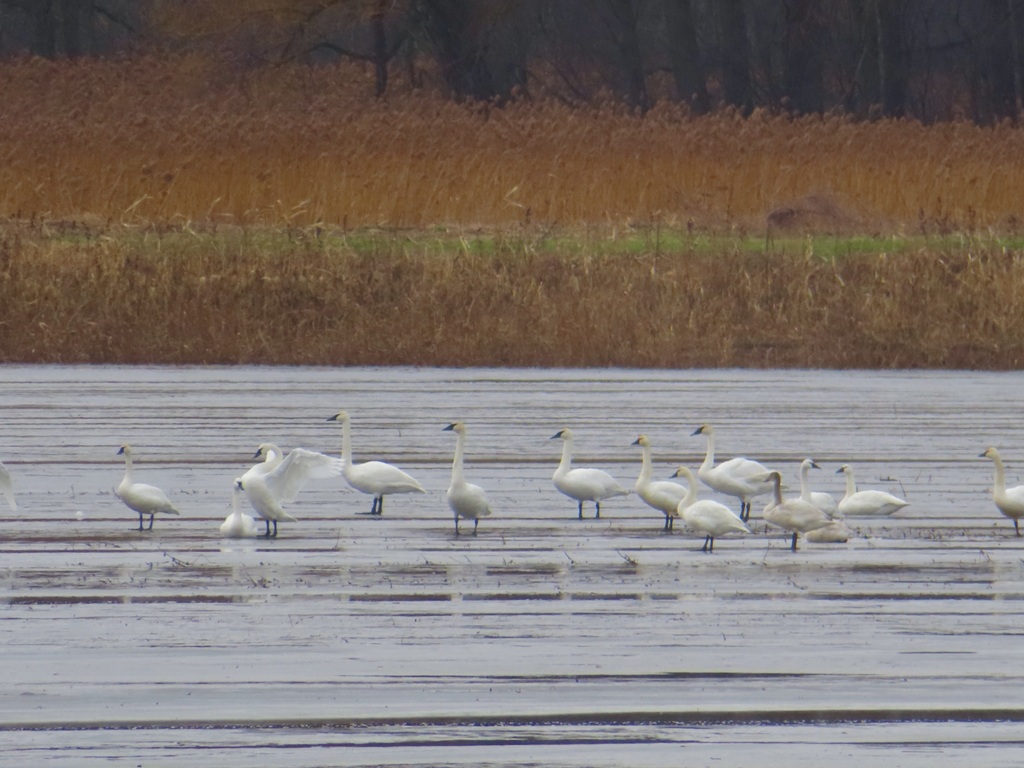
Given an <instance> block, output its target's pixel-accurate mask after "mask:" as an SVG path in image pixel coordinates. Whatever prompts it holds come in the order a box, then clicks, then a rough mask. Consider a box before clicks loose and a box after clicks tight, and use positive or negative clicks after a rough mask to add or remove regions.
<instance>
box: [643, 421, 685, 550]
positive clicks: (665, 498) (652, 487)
mask: <svg viewBox="0 0 1024 768" xmlns="http://www.w3.org/2000/svg"><path fill="white" fill-rule="evenodd" d="M633 445H639V446H640V451H641V459H640V476H639V477H637V479H636V486H635V488H636V492H637V495H639V496H640V498H641V499H643V500H644V503H645V504H647V506H649V507H653V508H654V509H656V510H658V511H659V512H661V513H662V514H663V515H665V528H664V530H666V531H671V530H672V528H673V526H674V525H675V520H676V518H677V517H679V502H681V501H682V500H683V499H684V498H686V489H685V488H683V486H681V485H679V483H672V482H669V481H668V480H656V481H652V480H651V474H652V472H653V470H652V467H651V441H650V440H649V439H648V438H647V435H640V437H638V438H637V439H636V440H634V441H633Z"/></svg>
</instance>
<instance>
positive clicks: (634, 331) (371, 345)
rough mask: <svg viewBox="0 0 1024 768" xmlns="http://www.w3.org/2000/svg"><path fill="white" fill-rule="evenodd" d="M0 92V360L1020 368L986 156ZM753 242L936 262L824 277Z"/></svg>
mask: <svg viewBox="0 0 1024 768" xmlns="http://www.w3.org/2000/svg"><path fill="white" fill-rule="evenodd" d="M0 92H2V93H3V94H4V103H3V107H2V109H3V117H4V119H3V120H0V152H2V159H3V162H2V163H0V217H3V220H2V221H0V361H45V362H149V363H242V362H248V363H301V364H394V363H404V364H422V365H544V366H547V365H552V366H555V365H566V366H594V365H599V366H603V365H622V366H657V367H676V366H734V365H743V366H820V367H854V366H856V367H921V366H927V367H984V368H1015V367H1020V366H1021V365H1022V364H1024V312H1021V303H1022V302H1024V298H1022V297H1024V254H1022V252H1021V248H1020V245H1019V243H1020V239H1019V237H1017V231H1018V227H1019V225H1018V221H1019V220H1020V218H1021V216H1022V210H1021V208H1022V201H1024V173H1022V172H1021V171H1022V167H1021V166H1022V164H1024V132H1022V131H1021V130H1019V129H1017V128H1013V127H1011V126H999V127H997V128H991V129H985V128H979V127H976V126H973V125H970V124H967V123H957V124H950V125H938V126H921V125H918V124H914V123H903V122H881V123H873V124H857V123H852V122H848V121H845V120H843V119H839V118H831V117H829V118H825V119H821V118H806V119H801V120H790V119H786V118H783V117H769V116H767V115H756V116H754V117H752V118H750V119H747V120H743V119H740V118H738V117H736V116H735V115H731V114H719V115H715V116H711V117H706V118H700V119H689V118H687V117H686V116H685V115H682V114H680V113H678V111H677V110H675V109H674V108H672V107H670V106H663V107H659V108H657V109H655V110H654V111H653V112H652V113H650V114H648V115H646V116H644V117H643V118H640V117H637V116H635V115H630V114H627V113H625V112H623V111H622V110H620V109H617V108H615V107H614V106H613V105H605V106H603V107H595V108H586V109H570V108H568V107H566V106H563V105H559V104H556V103H550V102H545V103H533V102H531V101H529V100H527V99H524V100H522V101H521V102H519V103H516V104H513V105H510V106H508V107H506V108H503V109H498V108H494V107H488V106H486V105H475V106H472V105H471V106H466V105H456V104H452V103H450V102H447V101H445V100H443V99H441V98H439V97H437V96H435V95H431V94H429V93H425V92H412V91H408V90H403V89H401V88H400V87H398V88H396V91H395V92H394V93H392V94H390V95H389V96H388V97H387V98H386V99H383V100H380V101H375V100H373V99H372V98H371V97H369V96H368V95H367V94H368V93H369V92H370V86H369V84H368V82H367V81H366V78H365V77H364V75H363V74H362V73H360V72H358V71H355V70H352V69H351V68H349V69H345V68H338V69H307V68H279V69H275V70H267V71H262V72H253V71H247V70H242V69H237V68H231V67H225V66H219V65H215V64H214V63H212V62H210V61H208V60H205V59H198V58H196V59H191V58H180V59H175V60H172V61H161V60H157V59H125V60H118V61H110V62H81V63H62V64H53V63H48V62H40V61H29V62H22V63H17V64H5V65H3V66H0ZM808 200H810V201H812V204H810V205H808V204H807V203H806V201H808ZM794 201H796V202H795V203H794ZM800 201H804V202H803V203H801V202H800ZM787 206H788V207H787ZM793 211H795V212H796V215H795V216H790V215H789V213H792V212H793ZM772 212H774V213H772ZM770 214H771V220H772V221H773V222H775V223H776V225H778V226H782V225H791V224H794V223H796V224H797V225H808V224H810V225H813V226H814V227H817V228H819V229H825V230H830V231H836V232H840V233H842V236H843V237H851V236H852V235H854V234H856V233H858V232H869V233H888V234H893V235H912V234H914V233H922V232H924V233H929V238H930V239H927V240H924V241H922V243H923V244H919V245H914V246H912V247H909V248H902V249H899V250H898V252H897V251H896V249H892V250H890V249H887V248H879V249H876V251H875V252H871V253H864V252H863V249H859V248H857V249H854V248H851V249H849V252H848V253H847V254H846V255H842V256H836V255H835V253H832V254H830V255H828V257H827V258H823V257H822V256H821V255H820V254H816V253H814V252H813V251H814V247H813V245H814V243H813V241H811V240H808V241H807V244H806V246H802V245H801V244H800V243H801V241H800V240H799V239H798V240H795V241H793V240H789V241H786V242H787V243H788V245H785V246H782V247H780V246H779V245H778V244H777V241H775V240H774V239H773V238H774V237H776V236H779V235H781V233H780V232H778V231H770V232H766V221H767V220H768V219H767V217H769V215H770ZM801 214H808V215H805V216H803V217H801ZM776 229H777V227H776ZM958 230H959V231H964V232H966V233H967V235H966V236H964V237H962V238H960V239H959V240H957V239H951V238H949V237H939V236H937V235H936V234H935V233H947V234H948V233H949V232H953V231H958ZM637 231H641V232H645V233H646V235H645V237H646V240H645V241H641V242H640V245H639V247H635V248H634V247H626V246H621V247H619V246H614V247H609V245H608V244H609V243H615V242H620V241H621V242H625V240H623V238H626V239H628V237H629V234H630V233H635V232H637ZM663 231H664V233H665V238H664V239H662V232H663ZM708 232H710V233H715V238H716V239H712V240H711V241H710V245H707V244H706V243H705V244H704V245H700V246H698V244H697V243H698V240H699V237H700V235H701V233H708ZM550 233H559V234H560V235H561V236H562V237H561V239H558V240H554V241H553V240H550V239H548V238H547V235H548V234H550ZM567 233H568V234H567ZM744 233H751V234H755V235H757V236H759V237H761V238H763V239H761V240H759V241H758V242H759V245H758V246H756V247H751V246H748V245H745V243H747V242H748V241H746V240H744V239H743V234H744ZM794 242H795V243H796V244H797V245H796V246H795V247H794V245H793V243H794ZM894 242H895V241H894ZM883 251H884V252H883Z"/></svg>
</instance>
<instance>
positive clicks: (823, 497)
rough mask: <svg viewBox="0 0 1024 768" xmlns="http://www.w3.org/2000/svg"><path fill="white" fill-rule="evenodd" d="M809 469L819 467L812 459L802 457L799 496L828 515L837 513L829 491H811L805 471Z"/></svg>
mask: <svg viewBox="0 0 1024 768" xmlns="http://www.w3.org/2000/svg"><path fill="white" fill-rule="evenodd" d="M811 469H821V467H820V466H818V463H817V462H816V461H814V459H804V460H803V461H802V462H801V463H800V498H801V499H803V500H804V501H809V502H810V503H811V504H813V505H814V506H816V507H817V508H818V509H820V510H821V511H822V512H824V513H825V514H826V515H828V516H829V517H835V516H836V515H837V514H838V513H839V506H838V505H837V504H836V500H835V497H833V496H832V494H831V493H822V492H820V491H812V490H811V489H810V486H809V485H808V483H807V473H808V472H809V471H810V470H811Z"/></svg>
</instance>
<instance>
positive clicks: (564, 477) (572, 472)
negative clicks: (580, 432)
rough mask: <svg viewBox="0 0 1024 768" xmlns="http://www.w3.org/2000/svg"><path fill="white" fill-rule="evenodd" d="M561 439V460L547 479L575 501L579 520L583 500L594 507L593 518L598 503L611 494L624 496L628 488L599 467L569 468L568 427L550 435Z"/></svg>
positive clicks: (597, 508)
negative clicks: (592, 503) (549, 478)
mask: <svg viewBox="0 0 1024 768" xmlns="http://www.w3.org/2000/svg"><path fill="white" fill-rule="evenodd" d="M557 438H561V439H562V461H561V462H560V463H559V465H558V469H556V470H555V474H554V475H552V477H551V479H552V480H553V481H554V483H555V488H557V489H558V490H560V491H561V492H562V493H564V494H565V495H566V496H568V497H569V498H570V499H575V500H576V501H577V503H578V504H579V519H580V520H582V519H583V502H584V501H592V502H594V505H595V507H596V512H595V514H594V517H595V518H599V517H601V502H602V501H604V500H605V499H611V498H614V497H615V496H628V495H629V489H628V488H623V487H622V486H621V485H619V483H618V482H617V481H616V480H615V478H614V477H612V476H611V475H609V474H608V473H607V472H605V471H604V470H602V469H592V468H589V467H578V468H577V469H573V468H572V446H573V434H572V430H571V429H568V428H566V429H563V430H561V431H560V432H558V433H557V434H555V435H552V436H551V439H552V440H555V439H557Z"/></svg>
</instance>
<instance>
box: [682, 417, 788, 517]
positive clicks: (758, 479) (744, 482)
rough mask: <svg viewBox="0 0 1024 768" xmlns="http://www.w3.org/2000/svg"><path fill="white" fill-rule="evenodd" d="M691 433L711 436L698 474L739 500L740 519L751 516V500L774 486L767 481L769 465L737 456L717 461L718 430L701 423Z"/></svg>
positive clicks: (711, 486)
mask: <svg viewBox="0 0 1024 768" xmlns="http://www.w3.org/2000/svg"><path fill="white" fill-rule="evenodd" d="M691 434H692V435H704V436H705V437H706V438H707V439H708V448H707V453H706V454H705V456H704V462H703V463H702V464H701V465H700V468H699V469H698V470H697V477H699V478H700V479H701V481H702V482H703V483H704V484H705V485H706V486H708V488H711V489H713V490H715V491H718V492H719V493H724V494H725V495H726V496H735V497H736V498H738V499H739V500H740V518H741V519H742V520H744V521H746V520H749V519H750V500H751V499H752V498H754V497H755V496H761V495H762V494H765V493H768V492H769V491H771V489H772V484H771V482H769V480H768V468H767V467H765V466H764V465H763V464H761V463H759V462H757V461H752V460H751V459H744V458H735V459H729V461H723V462H722V463H721V464H718V465H716V464H715V430H714V428H713V427H712V426H711V425H710V424H702V425H700V426H699V427H697V429H695V430H694V431H693V432H692V433H691Z"/></svg>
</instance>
